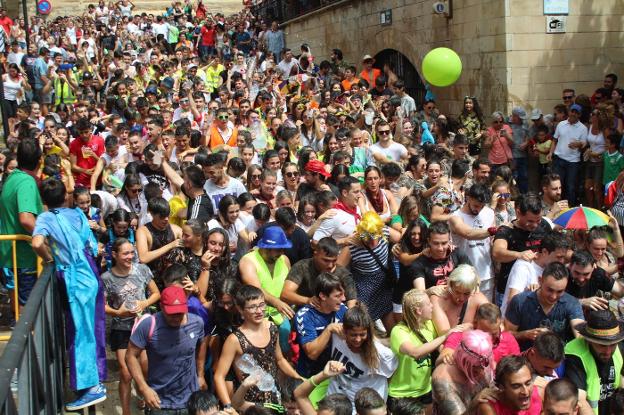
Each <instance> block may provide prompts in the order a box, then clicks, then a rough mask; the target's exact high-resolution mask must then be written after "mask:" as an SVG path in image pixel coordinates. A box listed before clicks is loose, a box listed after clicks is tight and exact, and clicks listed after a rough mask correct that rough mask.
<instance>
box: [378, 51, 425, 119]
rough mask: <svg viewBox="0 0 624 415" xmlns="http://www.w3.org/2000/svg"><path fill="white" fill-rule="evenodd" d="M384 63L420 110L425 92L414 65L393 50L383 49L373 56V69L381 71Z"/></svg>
mask: <svg viewBox="0 0 624 415" xmlns="http://www.w3.org/2000/svg"><path fill="white" fill-rule="evenodd" d="M385 63H387V64H389V65H390V67H391V69H393V70H394V73H396V74H397V76H398V77H399V78H401V79H402V80H403V81H404V82H405V90H406V92H407V93H408V94H409V95H410V96H411V97H412V98H414V100H415V101H416V105H417V106H418V107H419V108H420V106H421V105H422V104H423V103H424V101H425V94H426V92H427V90H426V89H425V84H424V83H423V81H422V79H420V75H419V74H418V71H417V70H416V68H415V67H414V65H412V63H411V62H410V61H409V59H407V57H406V56H405V55H403V54H402V53H401V52H399V51H398V50H394V49H384V50H382V51H381V52H379V53H377V54H376V55H375V65H373V66H374V67H375V68H379V69H381V70H383V66H384V64H385Z"/></svg>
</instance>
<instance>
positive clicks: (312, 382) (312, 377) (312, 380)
mask: <svg viewBox="0 0 624 415" xmlns="http://www.w3.org/2000/svg"><path fill="white" fill-rule="evenodd" d="M308 380H309V381H310V383H311V384H312V386H314V387H315V388H316V387H318V384H316V383H314V375H312V376H310V379H308Z"/></svg>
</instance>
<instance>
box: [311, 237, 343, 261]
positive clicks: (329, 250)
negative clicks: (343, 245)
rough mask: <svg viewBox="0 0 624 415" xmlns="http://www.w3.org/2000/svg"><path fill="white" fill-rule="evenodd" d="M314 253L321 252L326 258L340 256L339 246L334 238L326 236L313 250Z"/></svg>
mask: <svg viewBox="0 0 624 415" xmlns="http://www.w3.org/2000/svg"><path fill="white" fill-rule="evenodd" d="M314 251H315V252H321V251H322V252H323V253H324V254H325V255H327V256H331V257H337V256H338V254H340V246H339V245H338V242H336V240H335V239H334V238H331V237H329V236H326V237H325V238H321V239H320V240H319V241H318V244H317V245H316V248H315V249H314Z"/></svg>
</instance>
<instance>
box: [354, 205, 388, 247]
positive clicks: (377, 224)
mask: <svg viewBox="0 0 624 415" xmlns="http://www.w3.org/2000/svg"><path fill="white" fill-rule="evenodd" d="M383 228H384V221H383V220H382V219H381V218H380V217H379V215H378V214H377V212H375V211H368V212H366V213H364V214H363V215H362V220H360V223H358V224H357V226H356V228H355V233H356V234H357V236H358V238H360V239H366V240H368V239H371V237H375V238H380V237H382V236H383Z"/></svg>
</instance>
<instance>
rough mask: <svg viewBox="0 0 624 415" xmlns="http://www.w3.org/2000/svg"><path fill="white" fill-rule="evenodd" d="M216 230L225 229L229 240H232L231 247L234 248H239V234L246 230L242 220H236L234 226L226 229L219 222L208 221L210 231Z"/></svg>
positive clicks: (214, 220)
mask: <svg viewBox="0 0 624 415" xmlns="http://www.w3.org/2000/svg"><path fill="white" fill-rule="evenodd" d="M215 228H222V229H225V232H226V233H227V234H228V239H229V240H230V247H232V246H234V247H235V248H236V247H238V234H239V233H240V232H241V231H243V230H245V224H244V223H243V221H242V220H240V218H236V220H235V221H234V224H233V225H230V226H228V227H227V228H224V227H223V226H221V224H220V223H219V221H218V220H216V219H210V220H209V221H208V230H211V229H215Z"/></svg>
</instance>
